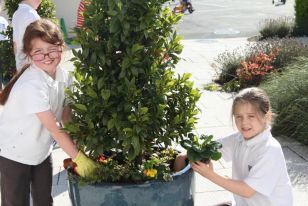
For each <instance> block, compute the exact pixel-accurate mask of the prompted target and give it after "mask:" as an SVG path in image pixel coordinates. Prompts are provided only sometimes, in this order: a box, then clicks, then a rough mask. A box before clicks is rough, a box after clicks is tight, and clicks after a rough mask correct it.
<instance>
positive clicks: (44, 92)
mask: <svg viewBox="0 0 308 206" xmlns="http://www.w3.org/2000/svg"><path fill="white" fill-rule="evenodd" d="M20 86H21V90H20V94H19V97H20V99H21V100H22V107H23V110H24V112H25V113H26V114H34V113H39V112H44V111H47V110H50V108H51V107H50V97H49V90H48V85H47V84H46V83H42V82H40V81H29V82H27V83H25V84H22V85H20Z"/></svg>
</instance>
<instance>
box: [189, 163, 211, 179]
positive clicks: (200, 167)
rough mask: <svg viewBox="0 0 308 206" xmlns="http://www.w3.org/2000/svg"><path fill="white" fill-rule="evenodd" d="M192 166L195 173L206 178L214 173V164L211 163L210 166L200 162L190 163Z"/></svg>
mask: <svg viewBox="0 0 308 206" xmlns="http://www.w3.org/2000/svg"><path fill="white" fill-rule="evenodd" d="M190 164H191V167H192V169H193V170H194V171H196V172H198V173H199V174H200V175H202V176H204V177H206V178H207V177H208V176H209V175H210V174H211V173H212V172H213V163H212V162H211V161H210V162H209V163H208V164H205V163H203V162H200V161H197V162H190Z"/></svg>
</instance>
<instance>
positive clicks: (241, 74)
mask: <svg viewBox="0 0 308 206" xmlns="http://www.w3.org/2000/svg"><path fill="white" fill-rule="evenodd" d="M278 53H279V51H278V50H277V49H273V50H272V51H271V52H270V53H269V54H265V53H262V52H261V53H259V54H257V55H254V56H251V57H250V58H249V59H247V60H246V61H242V62H241V66H240V68H238V69H237V76H238V79H239V82H240V88H245V87H250V86H258V85H259V84H260V82H261V81H262V79H263V78H264V77H265V76H266V75H268V74H269V73H271V72H272V71H273V70H274V66H273V64H274V61H275V59H276V57H277V55H278Z"/></svg>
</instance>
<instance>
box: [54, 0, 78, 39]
mask: <svg viewBox="0 0 308 206" xmlns="http://www.w3.org/2000/svg"><path fill="white" fill-rule="evenodd" d="M52 2H53V3H54V4H55V7H56V17H57V18H58V19H60V18H63V19H64V22H65V26H66V29H67V31H68V34H69V36H73V34H72V32H71V31H72V28H73V27H75V25H76V20H77V9H78V6H79V2H80V0H52Z"/></svg>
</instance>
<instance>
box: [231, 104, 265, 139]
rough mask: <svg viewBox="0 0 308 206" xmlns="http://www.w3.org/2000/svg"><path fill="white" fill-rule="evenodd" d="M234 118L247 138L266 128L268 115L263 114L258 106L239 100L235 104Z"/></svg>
mask: <svg viewBox="0 0 308 206" xmlns="http://www.w3.org/2000/svg"><path fill="white" fill-rule="evenodd" d="M234 120H235V124H236V127H237V129H238V130H239V132H240V133H241V134H242V135H243V136H244V138H245V139H247V140H248V139H251V138H253V137H255V136H256V135H258V134H260V133H261V132H262V131H263V130H264V129H265V128H266V125H267V124H266V123H267V119H266V115H263V114H261V113H260V112H258V110H257V109H256V106H255V105H253V104H251V103H248V102H244V103H243V102H239V103H237V104H236V106H235V110H234Z"/></svg>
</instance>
